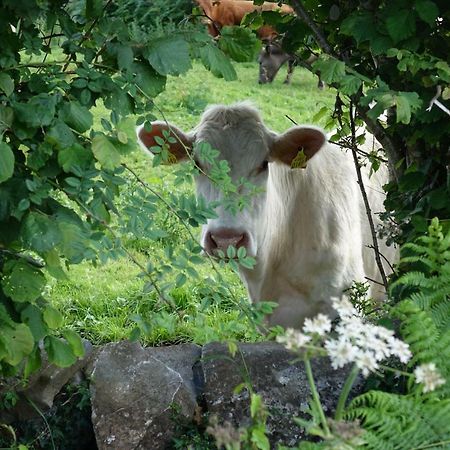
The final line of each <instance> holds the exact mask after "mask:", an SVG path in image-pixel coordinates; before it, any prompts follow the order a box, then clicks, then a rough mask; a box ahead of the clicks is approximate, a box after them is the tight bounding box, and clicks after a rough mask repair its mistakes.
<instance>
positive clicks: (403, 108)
mask: <svg viewBox="0 0 450 450" xmlns="http://www.w3.org/2000/svg"><path fill="white" fill-rule="evenodd" d="M395 105H396V107H397V108H396V112H397V122H398V123H405V124H408V123H409V122H410V120H411V112H412V111H415V110H416V109H418V108H420V106H421V105H422V101H421V100H420V98H419V95H418V94H417V92H400V93H399V95H397V96H396V97H395Z"/></svg>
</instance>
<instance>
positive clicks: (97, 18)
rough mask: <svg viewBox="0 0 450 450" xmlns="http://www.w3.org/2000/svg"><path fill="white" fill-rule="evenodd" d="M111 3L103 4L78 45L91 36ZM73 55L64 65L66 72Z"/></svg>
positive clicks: (109, 1) (110, 1) (109, 0)
mask: <svg viewBox="0 0 450 450" xmlns="http://www.w3.org/2000/svg"><path fill="white" fill-rule="evenodd" d="M111 3H112V0H108V1H107V2H106V3H105V4H104V6H103V8H102V12H101V14H100V15H99V16H98V17H96V18H95V19H94V20H93V21H92V23H91V25H90V26H89V28H88V29H87V30H86V32H85V33H84V34H83V36H82V37H81V39H80V41H79V42H78V46H81V44H82V43H83V42H84V41H85V40H86V39H88V38H89V36H90V34H91V31H92V30H93V29H94V27H95V25H97V22H98V21H99V20H100V18H101V17H102V15H103V13H104V12H105V11H106V8H108V6H109V5H110V4H111ZM73 57H74V55H73V54H71V55H69V58H68V60H67V61H66V64H65V66H64V67H63V70H62V71H63V72H65V71H66V69H67V67H69V64H70V62H71V61H72V59H73Z"/></svg>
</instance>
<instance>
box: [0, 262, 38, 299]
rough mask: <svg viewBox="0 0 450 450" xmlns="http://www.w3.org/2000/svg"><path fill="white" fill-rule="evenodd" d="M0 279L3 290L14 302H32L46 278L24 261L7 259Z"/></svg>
mask: <svg viewBox="0 0 450 450" xmlns="http://www.w3.org/2000/svg"><path fill="white" fill-rule="evenodd" d="M4 273H5V276H4V277H3V279H2V281H1V285H2V288H3V292H4V293H5V294H6V295H7V296H8V297H10V298H12V299H13V300H15V301H16V302H33V301H34V300H36V299H37V298H38V297H40V295H41V293H42V290H43V289H44V286H45V283H46V280H45V277H44V274H43V273H42V272H41V271H40V270H39V269H36V268H35V267H32V266H30V264H28V263H26V262H25V261H20V260H19V261H9V262H7V263H6V264H5V267H4Z"/></svg>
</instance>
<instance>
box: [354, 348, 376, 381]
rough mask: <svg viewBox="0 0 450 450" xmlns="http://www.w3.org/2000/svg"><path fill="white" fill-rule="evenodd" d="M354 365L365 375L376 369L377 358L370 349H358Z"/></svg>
mask: <svg viewBox="0 0 450 450" xmlns="http://www.w3.org/2000/svg"><path fill="white" fill-rule="evenodd" d="M355 362H356V365H357V367H358V368H359V369H361V373H362V374H363V376H365V377H367V375H369V373H370V372H374V371H375V370H376V369H378V363H377V359H376V358H375V355H374V354H373V352H370V351H359V352H358V354H357V355H356V361H355Z"/></svg>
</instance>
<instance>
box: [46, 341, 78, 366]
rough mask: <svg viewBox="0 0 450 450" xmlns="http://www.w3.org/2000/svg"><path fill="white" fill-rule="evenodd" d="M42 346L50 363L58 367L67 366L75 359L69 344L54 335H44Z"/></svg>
mask: <svg viewBox="0 0 450 450" xmlns="http://www.w3.org/2000/svg"><path fill="white" fill-rule="evenodd" d="M44 347H45V351H46V352H47V355H48V359H49V361H50V362H51V363H53V364H56V365H57V366H59V367H69V366H71V365H72V364H74V363H75V362H76V360H77V358H76V356H75V354H74V352H73V350H72V348H71V346H70V345H69V344H68V343H67V342H65V341H63V340H62V339H58V338H56V337H54V336H46V337H45V339H44Z"/></svg>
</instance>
